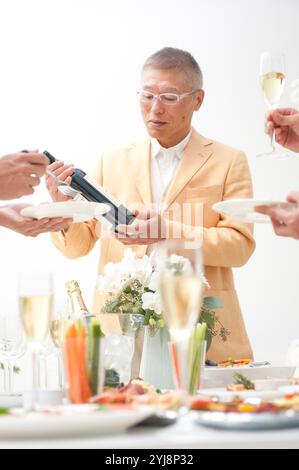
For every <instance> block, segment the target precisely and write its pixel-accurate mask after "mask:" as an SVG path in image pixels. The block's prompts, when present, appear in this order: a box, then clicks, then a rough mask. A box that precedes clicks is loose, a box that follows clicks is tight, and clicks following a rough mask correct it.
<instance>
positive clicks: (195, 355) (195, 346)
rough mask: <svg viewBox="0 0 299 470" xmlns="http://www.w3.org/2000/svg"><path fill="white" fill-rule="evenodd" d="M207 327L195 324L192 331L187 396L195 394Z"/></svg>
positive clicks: (204, 324)
mask: <svg viewBox="0 0 299 470" xmlns="http://www.w3.org/2000/svg"><path fill="white" fill-rule="evenodd" d="M206 330H207V325H206V323H202V324H200V323H197V324H196V325H195V327H194V329H193V333H192V336H191V339H190V356H189V360H190V363H189V370H190V381H189V394H190V395H193V394H194V393H195V392H196V388H197V384H198V379H199V373H200V368H201V362H202V357H201V353H202V346H203V342H204V340H205V336H206Z"/></svg>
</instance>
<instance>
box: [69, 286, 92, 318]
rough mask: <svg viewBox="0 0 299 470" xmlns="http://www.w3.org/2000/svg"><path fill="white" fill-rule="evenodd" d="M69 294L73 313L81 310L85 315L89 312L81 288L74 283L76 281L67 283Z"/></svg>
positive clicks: (70, 307)
mask: <svg viewBox="0 0 299 470" xmlns="http://www.w3.org/2000/svg"><path fill="white" fill-rule="evenodd" d="M76 284H77V283H76ZM67 294H68V299H69V311H70V313H71V315H76V314H78V313H79V312H81V313H82V314H85V315H88V314H89V311H88V308H87V307H86V305H85V302H84V300H83V297H82V293H81V290H80V288H79V286H78V285H74V283H72V284H70V285H67Z"/></svg>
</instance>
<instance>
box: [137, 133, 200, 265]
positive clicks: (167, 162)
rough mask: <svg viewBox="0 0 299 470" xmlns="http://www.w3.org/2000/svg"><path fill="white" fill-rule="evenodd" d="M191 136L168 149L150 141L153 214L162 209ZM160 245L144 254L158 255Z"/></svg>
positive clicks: (154, 246) (154, 140) (152, 247)
mask: <svg viewBox="0 0 299 470" xmlns="http://www.w3.org/2000/svg"><path fill="white" fill-rule="evenodd" d="M191 134H192V129H191V130H190V132H189V134H188V135H187V136H186V137H185V138H184V139H183V140H182V141H181V142H179V143H178V144H177V145H175V146H174V147H170V148H168V149H166V148H164V147H161V145H160V144H159V142H158V141H157V140H156V139H151V189H152V202H153V211H154V212H161V210H162V208H163V202H164V196H165V194H166V191H167V188H168V186H169V184H170V182H171V180H172V179H173V178H174V175H175V173H176V170H177V167H178V165H179V163H180V161H181V159H182V157H183V153H184V150H185V148H186V146H187V144H188V142H189V140H190V137H191ZM161 243H162V241H160V242H158V243H153V244H151V245H148V247H147V251H146V254H147V255H148V256H149V255H150V254H151V253H152V252H153V251H155V253H156V255H158V251H159V244H161ZM154 256H155V255H154Z"/></svg>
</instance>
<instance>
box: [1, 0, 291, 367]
mask: <svg viewBox="0 0 299 470" xmlns="http://www.w3.org/2000/svg"><path fill="white" fill-rule="evenodd" d="M298 24H299V2H297V1H296V0H284V1H282V0H280V1H279V0H184V1H178V0H163V1H161V0H159V1H158V0H152V1H151V2H145V1H143V0H139V1H137V0H126V1H124V0H109V1H108V0H107V1H104V0H103V1H102V0H25V1H24V0H0V64H1V69H0V155H4V154H6V153H9V152H12V151H16V150H20V149H24V148H39V149H40V150H44V149H48V150H49V151H50V152H51V153H53V154H54V155H55V156H57V157H59V158H63V159H65V160H66V161H69V162H74V163H75V164H76V166H78V167H81V168H83V169H85V170H88V169H89V168H90V167H92V165H93V162H94V161H95V159H96V158H97V156H99V155H100V153H101V151H102V150H107V149H109V148H114V147H119V146H121V145H123V144H127V143H129V142H131V141H134V140H136V139H138V138H140V137H142V136H143V135H145V130H144V128H143V124H142V120H141V116H140V114H139V109H138V102H137V99H136V95H135V90H136V89H137V88H138V83H139V70H140V67H141V65H142V63H143V62H144V60H145V59H146V58H147V56H148V55H150V54H151V53H153V52H154V51H156V50H158V49H159V48H162V47H164V46H174V47H179V48H182V49H186V50H188V51H190V52H191V53H192V54H193V55H194V56H195V58H196V59H197V60H198V62H199V64H200V65H201V67H202V70H203V74H204V89H205V91H206V99H205V102H204V105H203V107H202V109H201V110H200V112H199V113H197V115H196V116H195V119H194V125H195V127H196V128H197V129H198V130H199V131H200V132H201V133H202V134H204V135H206V136H208V137H211V138H214V139H217V140H220V141H223V142H224V143H227V144H229V145H231V146H235V147H238V148H241V149H243V150H244V151H245V152H246V153H247V156H248V159H249V162H250V166H251V170H252V175H253V180H254V186H255V194H256V197H259V198H266V197H269V196H273V197H274V198H276V199H277V198H282V197H284V196H285V195H286V193H287V192H288V190H291V189H296V188H297V189H298V190H299V156H295V155H294V156H293V159H290V160H288V161H284V162H279V163H276V162H273V161H268V162H261V161H258V160H257V159H256V158H255V155H256V154H257V153H259V152H261V151H263V150H266V149H267V148H268V145H269V142H268V140H267V138H266V136H265V135H264V133H263V120H264V113H265V105H264V103H263V101H262V97H261V92H260V88H259V79H258V75H259V56H260V53H261V52H263V51H264V50H268V49H270V50H272V49H279V50H281V51H284V52H285V54H286V58H287V84H286V89H285V93H284V97H283V100H282V104H283V105H295V106H296V105H297V106H299V59H298V44H299V28H298ZM296 80H297V82H296ZM111 171H113V169H111ZM23 199H24V200H26V201H27V200H29V201H31V202H34V203H37V202H41V201H46V200H49V196H48V195H47V192H46V191H45V189H44V183H43V184H42V185H41V187H40V188H38V190H37V191H36V194H35V195H34V196H32V197H30V198H23ZM255 235H256V241H257V249H256V251H255V253H254V254H253V256H252V258H251V260H250V261H249V262H248V264H247V265H246V266H244V267H242V268H240V269H237V270H235V279H236V285H237V289H238V293H239V297H240V301H241V305H242V308H243V312H244V316H245V320H246V324H247V328H248V332H249V335H250V338H251V341H252V344H253V347H254V351H255V357H256V359H261V360H271V361H273V362H275V363H283V361H284V356H285V353H286V350H287V347H288V345H289V343H290V342H291V340H293V339H294V338H298V337H299V320H298V316H299V309H298V300H297V292H298V269H299V268H298V266H299V242H298V241H294V240H291V239H283V238H278V237H276V236H274V235H273V232H272V229H271V226H266V225H260V226H256V229H255ZM0 236H1V244H0V253H1V257H0V263H1V270H0V281H1V283H0V311H4V310H5V309H12V308H13V303H14V302H13V300H14V299H15V296H16V277H17V272H18V271H20V270H22V268H23V267H24V266H27V267H28V266H30V267H32V268H36V269H43V270H48V269H49V270H52V271H53V272H54V273H55V276H56V284H57V298H58V303H62V301H63V288H64V285H63V284H64V281H65V280H67V279H72V278H75V279H77V280H78V281H79V282H80V284H81V287H82V290H83V293H84V296H85V299H86V303H87V304H88V305H90V304H91V299H92V292H93V289H94V286H95V280H96V269H97V262H98V256H99V252H98V251H99V248H98V247H96V248H95V249H94V250H93V251H92V252H91V253H90V254H89V256H87V257H86V258H84V259H80V260H73V261H70V260H67V259H65V258H63V256H62V255H61V254H60V253H59V252H58V251H56V250H55V249H54V247H53V246H52V245H51V243H50V240H49V236H48V235H43V236H40V237H38V238H36V239H29V238H25V237H23V236H21V235H18V234H15V233H13V232H11V231H8V230H6V229H3V228H1V229H0Z"/></svg>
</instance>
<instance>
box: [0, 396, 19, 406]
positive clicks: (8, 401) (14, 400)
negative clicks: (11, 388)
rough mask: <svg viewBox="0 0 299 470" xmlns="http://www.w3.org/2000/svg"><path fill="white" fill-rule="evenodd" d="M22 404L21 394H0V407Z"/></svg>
mask: <svg viewBox="0 0 299 470" xmlns="http://www.w3.org/2000/svg"><path fill="white" fill-rule="evenodd" d="M22 405H23V396H22V395H21V394H14V395H6V394H4V393H1V394H0V408H15V407H19V406H22Z"/></svg>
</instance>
